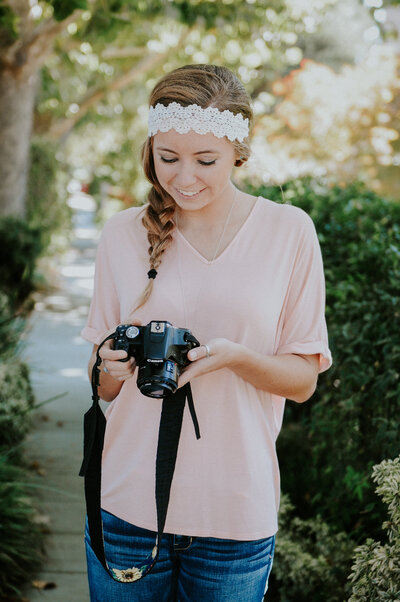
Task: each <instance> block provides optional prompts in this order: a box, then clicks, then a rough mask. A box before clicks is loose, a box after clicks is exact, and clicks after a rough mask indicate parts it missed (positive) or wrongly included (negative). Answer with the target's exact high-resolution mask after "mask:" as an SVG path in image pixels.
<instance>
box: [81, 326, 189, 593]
mask: <svg viewBox="0 0 400 602" xmlns="http://www.w3.org/2000/svg"><path fill="white" fill-rule="evenodd" d="M114 335H115V333H113V334H111V335H109V336H108V337H107V338H106V339H104V341H102V342H101V343H100V345H99V347H98V349H97V353H96V360H95V363H94V365H93V369H92V377H91V385H92V402H93V403H92V406H91V407H90V409H89V410H88V411H87V412H86V413H85V417H84V453H83V462H82V466H81V469H80V472H79V475H80V476H83V477H84V479H85V498H86V510H87V517H88V527H89V534H90V540H91V546H92V549H93V551H94V553H95V554H96V556H97V558H98V560H99V561H100V562H101V564H102V565H103V567H104V568H105V570H106V571H107V572H108V573H109V575H110V576H111V577H112V578H113V579H114V580H115V581H120V582H123V583H132V582H133V581H138V580H139V579H142V578H143V577H145V576H146V575H147V574H148V573H149V572H150V571H151V569H152V568H153V567H154V565H155V563H156V562H157V558H158V554H159V549H160V545H161V539H162V535H163V532H164V526H165V520H166V517H167V511H168V504H169V498H170V492H171V484H172V478H173V476H174V471H175V464H176V458H177V454H178V446H179V439H180V434H181V430H182V421H183V412H184V409H185V403H186V400H187V402H188V409H189V411H190V414H191V417H192V420H193V425H194V429H195V433H196V437H197V439H200V429H199V423H198V420H197V416H196V411H195V408H194V403H193V396H192V389H191V386H190V383H187V384H186V385H184V386H183V387H181V388H180V389H177V391H176V392H175V393H174V394H171V395H169V396H168V397H165V398H164V399H163V402H162V410H161V418H160V426H159V431H158V444H157V455H156V468H155V475H156V477H155V480H156V484H155V498H156V508H157V538H156V541H155V545H154V547H153V550H152V551H151V553H150V555H149V556H148V557H147V558H146V559H145V560H144V561H143V564H141V565H140V566H138V567H130V568H127V569H116V568H112V567H109V566H108V564H107V560H106V557H105V552H104V536H103V522H102V518H101V460H102V452H103V445H104V435H105V430H106V418H105V416H104V414H103V411H102V409H101V407H100V405H99V400H100V398H99V395H98V387H99V384H100V364H101V361H102V360H101V357H100V355H99V351H100V349H101V347H102V346H103V345H104V343H105V342H106V341H109V340H110V339H112V338H114Z"/></svg>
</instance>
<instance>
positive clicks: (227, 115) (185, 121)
mask: <svg viewBox="0 0 400 602" xmlns="http://www.w3.org/2000/svg"><path fill="white" fill-rule="evenodd" d="M169 130H175V131H176V132H178V134H187V133H188V132H189V131H190V130H193V131H194V132H196V133H197V134H207V133H209V132H211V133H212V134H214V136H216V137H217V138H223V136H226V137H227V138H229V140H230V141H231V142H233V141H234V140H238V141H239V142H242V141H243V140H244V138H246V137H247V136H248V135H249V120H248V119H247V117H246V119H244V118H243V115H242V114H241V113H238V114H237V115H235V114H234V113H232V111H220V110H219V109H217V108H215V107H207V108H206V109H203V108H202V107H200V106H199V105H189V106H188V107H183V106H182V105H180V104H178V103H177V102H171V103H170V104H169V105H167V106H166V107H165V106H164V105H162V104H160V103H158V104H156V106H155V107H150V113H149V136H154V134H156V133H157V132H168V131H169Z"/></svg>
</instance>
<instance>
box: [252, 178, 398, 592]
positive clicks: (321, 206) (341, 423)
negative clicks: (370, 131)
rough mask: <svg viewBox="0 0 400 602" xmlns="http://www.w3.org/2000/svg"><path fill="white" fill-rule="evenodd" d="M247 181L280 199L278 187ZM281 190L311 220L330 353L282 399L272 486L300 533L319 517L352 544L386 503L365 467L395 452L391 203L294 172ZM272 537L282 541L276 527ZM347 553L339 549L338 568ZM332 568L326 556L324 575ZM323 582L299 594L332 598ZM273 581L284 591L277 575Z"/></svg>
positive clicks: (368, 531)
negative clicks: (278, 475)
mask: <svg viewBox="0 0 400 602" xmlns="http://www.w3.org/2000/svg"><path fill="white" fill-rule="evenodd" d="M248 188H249V190H250V191H251V192H252V193H253V194H260V195H262V196H265V197H267V198H271V199H273V200H275V201H278V202H282V194H281V191H280V189H279V188H275V187H273V188H268V187H261V188H258V189H254V188H252V187H251V186H249V187H248ZM283 195H284V202H288V203H291V204H293V205H297V206H299V207H301V208H302V209H304V210H305V211H306V212H307V213H308V214H309V215H310V216H311V217H312V219H313V221H314V223H315V225H316V230H317V233H318V236H319V240H320V244H321V249H322V254H323V258H324V266H325V276H326V289H327V309H326V316H327V323H328V331H329V338H330V346H331V349H332V353H333V358H334V363H333V366H332V368H331V369H330V370H329V371H328V372H326V373H324V374H322V375H321V376H320V380H319V385H318V388H317V391H316V393H315V395H314V396H313V399H312V400H310V401H309V402H308V403H307V404H304V405H298V404H295V403H292V402H288V404H287V408H286V412H285V419H284V424H283V428H282V432H281V434H280V436H279V439H278V442H277V449H278V455H279V458H280V464H281V469H282V489H283V491H284V492H285V493H286V494H288V495H289V498H290V500H291V502H292V503H293V504H294V506H295V508H296V515H297V517H298V519H299V520H301V521H306V523H305V524H306V525H308V527H307V529H308V533H309V537H308V543H309V542H310V541H312V542H314V543H315V542H316V541H317V540H318V537H319V536H318V533H319V532H321V528H322V527H321V524H320V523H319V522H318V521H319V520H322V521H323V523H324V524H327V525H328V526H329V532H330V533H331V534H332V537H334V534H341V533H345V534H346V537H347V538H348V541H349V542H354V543H357V544H358V543H363V542H364V541H365V540H366V539H367V538H368V537H373V538H377V539H379V538H380V537H381V536H382V531H381V525H382V522H383V520H384V519H385V513H386V509H385V507H384V504H383V503H382V501H381V500H380V499H379V498H377V497H376V496H375V495H374V491H373V486H372V483H371V479H370V473H371V470H372V467H373V466H374V465H376V464H379V463H380V462H381V461H382V460H384V459H385V458H393V457H395V456H397V455H398V454H399V453H400V422H399V420H398V415H399V411H400V378H399V372H400V369H399V366H400V204H399V203H396V202H392V201H389V200H385V199H382V198H380V197H379V196H378V195H376V194H375V193H374V192H371V191H370V190H367V189H366V188H365V187H364V186H363V185H362V184H359V183H355V184H352V185H349V186H347V187H345V188H342V187H340V186H325V185H322V184H320V183H319V184H318V183H315V182H312V181H310V180H303V181H295V182H290V183H288V184H286V185H285V186H284V187H283ZM284 513H285V509H284ZM315 517H319V518H317V522H316V523H315V528H316V529H317V531H318V533H314V534H313V533H312V530H311V529H310V525H309V524H308V523H307V521H308V520H309V519H313V520H315ZM295 524H296V523H295ZM281 537H282V546H283V547H286V549H287V548H288V544H287V542H285V531H284V529H283V530H282V535H281ZM306 539H307V538H306ZM340 542H342V543H340ZM305 545H306V549H307V544H305ZM332 545H333V540H332ZM338 547H339V548H342V549H343V550H344V551H343V554H344V556H345V555H346V554H345V550H347V549H348V548H347V545H345V542H344V540H343V541H342V540H341V539H339V540H338ZM344 556H343V557H344ZM300 558H301V555H300ZM305 558H306V556H304V555H303V559H304V563H305V564H303V563H302V562H299V563H298V564H297V567H298V570H297V571H295V573H296V575H294V574H293V571H292V573H291V572H290V571H289V570H287V573H286V576H285V579H286V580H287V579H289V580H291V581H292V583H293V587H296V586H295V581H297V580H298V581H299V582H301V580H302V575H301V572H302V571H304V572H306V573H307V571H308V570H309V568H310V567H309V565H307V562H306V560H305ZM350 558H351V555H349V554H348V553H347V563H348V566H347V574H348V573H349V572H350V567H351V560H350ZM284 566H286V565H285V564H284ZM287 568H288V567H287ZM318 570H319V571H320V574H321V575H322V572H321V571H322V568H321V567H319V569H318ZM278 572H279V569H278ZM335 573H337V565H336V563H334V562H333V563H332V572H331V576H334V575H335ZM339 573H340V575H339V574H336V576H337V578H338V581H339V586H340V587H339V589H340V588H341V594H340V593H338V594H337V595H338V596H339V597H340V595H342V598H341V599H345V595H346V591H347V590H346V583H345V579H344V575H345V574H346V570H341V569H340V570H339ZM291 574H292V578H291V577H288V575H289V576H290V575H291ZM317 581H318V580H317ZM324 583H326V584H328V583H330V579H328V578H327V577H324V578H323V579H322V577H321V580H320V581H319V583H318V585H315V588H314V589H313V592H314V593H313V592H309V593H308V595H307V597H306V598H304V599H307V600H314V599H315V600H320V599H321V592H323V599H324V600H325V599H326V600H336V599H339V598H335V597H331V598H329V595H331V593H328V592H332V588H331V587H330V586H329V587H328V585H324ZM281 585H282V587H283V590H282V591H285V592H289V589H290V588H289V589H288V586H287V585H283V575H282V582H281ZM333 589H335V588H333ZM336 590H337V588H336ZM293 591H295V590H293ZM337 591H338V590H337ZM332 595H333V594H332ZM335 595H336V594H335ZM299 596H300V594H298V593H297V594H294V593H287V594H286V593H285V595H284V597H282V598H281V599H282V600H285V601H286V600H287V601H291V600H293V601H294V600H296V602H299V601H300V600H303V598H302V597H299ZM313 596H314V597H313ZM318 596H319V597H318ZM278 599H279V598H277V600H278ZM371 599H372V598H371ZM382 599H383V598H382ZM385 599H386V598H385ZM387 599H391V598H387Z"/></svg>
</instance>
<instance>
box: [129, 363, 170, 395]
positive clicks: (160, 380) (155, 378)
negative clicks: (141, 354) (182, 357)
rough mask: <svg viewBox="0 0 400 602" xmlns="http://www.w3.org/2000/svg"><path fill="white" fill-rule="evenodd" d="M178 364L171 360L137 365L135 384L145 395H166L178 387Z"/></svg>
mask: <svg viewBox="0 0 400 602" xmlns="http://www.w3.org/2000/svg"><path fill="white" fill-rule="evenodd" d="M178 376H179V372H178V365H177V364H176V363H175V362H172V361H171V360H166V361H164V362H161V363H160V364H154V363H146V362H144V363H143V364H142V365H139V370H138V378H137V385H138V387H139V390H140V392H141V393H142V395H146V396H147V397H157V398H160V397H167V396H168V395H171V394H172V393H175V391H176V389H177V387H178Z"/></svg>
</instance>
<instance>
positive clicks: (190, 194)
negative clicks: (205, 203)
mask: <svg viewBox="0 0 400 602" xmlns="http://www.w3.org/2000/svg"><path fill="white" fill-rule="evenodd" d="M176 190H177V191H178V192H179V194H182V195H183V196H187V197H189V196H195V195H196V194H199V193H200V192H201V190H196V191H195V192H190V191H185V190H179V188H177V189H176Z"/></svg>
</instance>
